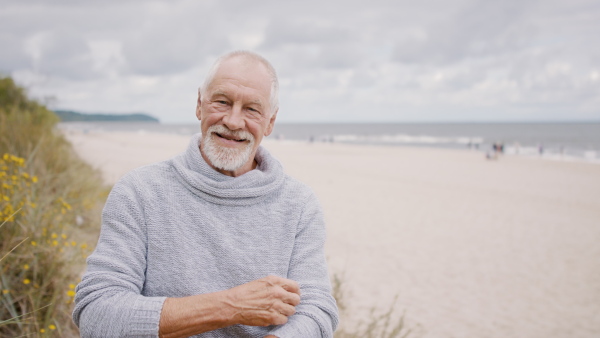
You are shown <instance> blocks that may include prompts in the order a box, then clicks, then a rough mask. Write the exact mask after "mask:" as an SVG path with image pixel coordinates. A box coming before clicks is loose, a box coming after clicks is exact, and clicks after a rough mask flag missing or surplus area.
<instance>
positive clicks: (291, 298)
mask: <svg viewBox="0 0 600 338" xmlns="http://www.w3.org/2000/svg"><path fill="white" fill-rule="evenodd" d="M281 301H282V302H284V303H286V304H290V305H291V306H297V305H298V304H300V295H299V294H297V293H292V292H286V294H285V295H284V296H283V297H282V298H281Z"/></svg>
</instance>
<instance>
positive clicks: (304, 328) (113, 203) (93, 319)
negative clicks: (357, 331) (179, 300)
mask: <svg viewBox="0 0 600 338" xmlns="http://www.w3.org/2000/svg"><path fill="white" fill-rule="evenodd" d="M199 139H200V134H197V135H194V137H193V138H192V141H191V142H190V145H189V147H188V149H187V150H186V152H184V153H183V154H181V155H179V156H176V157H174V158H173V159H171V160H168V161H164V162H159V163H156V164H152V165H148V166H145V167H142V168H139V169H136V170H134V171H132V172H130V173H128V174H127V175H125V176H124V177H123V178H122V179H121V180H120V181H119V182H117V184H115V186H114V188H113V190H112V192H111V193H110V195H109V197H108V200H107V202H106V205H105V207H104V211H103V214H102V230H101V233H100V238H99V240H98V246H97V247H96V249H95V251H94V252H93V253H92V255H90V257H89V258H88V260H87V264H88V266H87V271H86V273H85V275H84V276H83V279H82V281H81V283H80V284H79V285H78V286H77V295H76V297H75V303H76V306H75V310H74V312H73V320H74V321H75V323H76V324H77V325H78V326H79V328H80V331H81V335H82V336H83V337H157V336H158V324H159V319H160V312H161V309H162V305H163V302H164V300H165V298H166V297H183V296H191V295H196V294H203V293H209V292H215V291H220V290H224V289H229V288H232V287H234V286H237V285H240V284H243V283H246V282H250V281H252V280H255V279H259V278H262V277H265V276H267V275H277V276H281V277H285V278H289V279H292V280H295V281H297V282H298V283H299V285H300V288H301V293H302V296H301V302H300V305H298V306H297V307H296V314H295V315H293V316H291V317H290V318H289V321H288V323H287V324H285V325H280V326H270V327H252V326H243V325H236V326H231V327H227V328H223V329H220V330H216V331H211V332H207V333H204V334H201V335H198V336H197V337H263V336H265V335H267V334H273V335H276V336H278V337H281V338H292V337H303V338H305V337H332V336H333V331H334V330H335V327H336V326H337V322H338V314H337V307H336V304H335V300H334V299H333V297H332V296H331V286H330V283H329V278H328V274H327V267H326V264H325V257H324V252H323V245H324V240H325V227H324V222H323V216H322V212H321V210H320V206H319V204H318V202H317V200H316V198H315V196H314V194H313V193H312V192H311V190H310V189H308V188H307V187H306V186H304V185H303V184H301V183H299V182H298V181H296V180H294V179H292V178H290V177H289V176H287V175H286V174H285V173H284V172H283V168H282V166H281V164H280V163H279V162H278V161H277V160H276V159H275V158H273V157H272V156H271V155H270V154H269V153H268V152H267V151H266V150H265V149H264V148H262V147H260V148H259V150H258V152H257V154H256V160H257V162H258V168H257V169H256V170H252V171H250V172H248V173H246V174H244V175H242V176H239V177H235V178H233V177H229V176H226V175H222V174H220V173H219V172H217V171H215V170H214V169H212V168H211V167H210V166H208V164H206V162H205V161H204V160H203V158H202V156H201V155H200V151H199V149H198V144H199Z"/></svg>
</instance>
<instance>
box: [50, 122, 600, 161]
mask: <svg viewBox="0 0 600 338" xmlns="http://www.w3.org/2000/svg"><path fill="white" fill-rule="evenodd" d="M59 128H60V129H66V130H69V129H70V130H79V131H83V132H92V131H129V132H161V133H172V134H180V135H192V134H194V133H197V132H199V129H200V128H199V123H191V124H166V123H152V122H62V123H59ZM268 139H276V140H287V141H297V142H327V143H346V144H361V145H376V146H390V147H403V146H411V147H433V148H453V149H469V150H472V151H480V152H483V153H490V152H492V151H493V149H494V145H497V146H500V147H501V149H502V151H503V152H504V153H505V154H507V155H517V156H535V157H539V158H541V159H546V160H560V161H585V162H592V163H597V164H600V122H588V123H581V122H578V123H558V122H552V123H537V122H536V123H533V122H531V123H283V122H282V123H276V125H275V129H274V131H273V133H272V134H271V135H270V136H269V137H268Z"/></svg>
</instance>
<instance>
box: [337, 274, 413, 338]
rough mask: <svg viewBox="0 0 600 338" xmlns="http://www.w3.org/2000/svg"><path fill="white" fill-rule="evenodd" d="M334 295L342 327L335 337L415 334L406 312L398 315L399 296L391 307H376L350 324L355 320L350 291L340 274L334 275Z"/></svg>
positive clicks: (383, 337) (397, 337)
mask: <svg viewBox="0 0 600 338" xmlns="http://www.w3.org/2000/svg"><path fill="white" fill-rule="evenodd" d="M332 285H333V297H334V298H335V300H336V302H337V305H338V308H339V311H340V322H341V327H340V328H338V330H337V331H336V332H335V334H334V337H335V338H406V337H409V336H415V331H414V329H412V328H409V327H408V325H407V324H406V322H405V317H406V316H405V313H402V314H401V315H398V314H397V313H396V311H395V305H396V301H397V297H396V298H394V300H393V301H392V304H391V305H390V307H389V308H388V309H387V310H386V311H384V312H381V311H380V310H381V309H377V308H375V307H373V308H371V309H370V311H369V317H367V318H365V319H362V320H358V321H357V322H356V323H355V324H356V325H353V326H351V325H348V323H353V322H354V321H353V320H352V319H351V318H350V313H349V312H350V308H351V307H350V306H349V304H348V293H347V292H346V289H345V284H344V278H343V277H340V275H338V274H334V275H333V281H332Z"/></svg>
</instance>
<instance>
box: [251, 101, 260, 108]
mask: <svg viewBox="0 0 600 338" xmlns="http://www.w3.org/2000/svg"><path fill="white" fill-rule="evenodd" d="M250 103H251V104H255V105H257V106H259V107H261V108H262V106H263V105H262V102H261V101H260V100H252V101H251V102H250Z"/></svg>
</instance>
